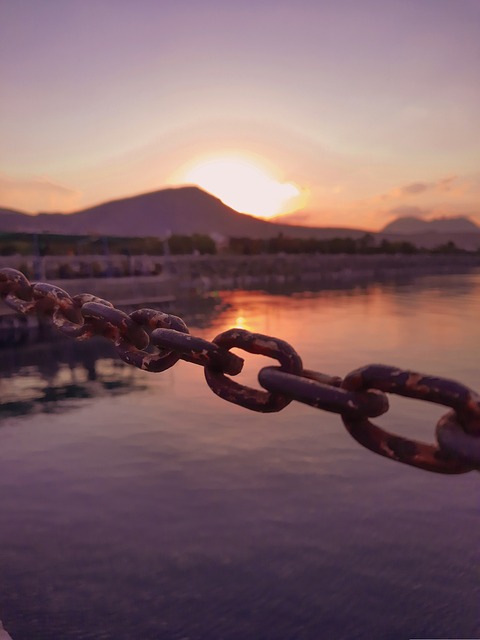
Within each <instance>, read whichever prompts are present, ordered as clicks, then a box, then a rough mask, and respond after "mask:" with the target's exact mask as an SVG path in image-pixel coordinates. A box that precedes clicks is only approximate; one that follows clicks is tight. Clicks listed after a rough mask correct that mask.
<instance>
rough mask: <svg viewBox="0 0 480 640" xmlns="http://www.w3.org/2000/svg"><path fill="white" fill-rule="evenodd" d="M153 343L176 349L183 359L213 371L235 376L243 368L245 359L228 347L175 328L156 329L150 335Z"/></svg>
mask: <svg viewBox="0 0 480 640" xmlns="http://www.w3.org/2000/svg"><path fill="white" fill-rule="evenodd" d="M150 340H151V343H152V344H154V345H155V346H157V347H162V348H163V349H169V350H171V351H174V352H175V353H176V354H178V356H179V357H180V358H181V359H182V360H186V361H187V362H193V364H198V365H200V366H202V367H209V368H210V369H211V370H212V371H215V372H222V371H225V372H226V373H228V374H230V375H231V376H235V375H237V374H238V373H240V371H241V370H242V368H243V362H244V361H243V359H242V358H239V357H238V356H236V355H235V354H234V353H230V352H229V351H227V350H226V349H223V348H222V347H220V346H218V345H217V344H214V343H212V342H208V340H203V339H202V338H197V337H195V336H191V335H190V334H185V333H181V332H179V331H175V330H173V329H155V331H152V335H151V336H150Z"/></svg>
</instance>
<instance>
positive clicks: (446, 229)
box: [381, 216, 480, 235]
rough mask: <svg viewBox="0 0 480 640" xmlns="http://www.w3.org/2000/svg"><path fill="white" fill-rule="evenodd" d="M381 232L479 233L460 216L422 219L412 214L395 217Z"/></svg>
mask: <svg viewBox="0 0 480 640" xmlns="http://www.w3.org/2000/svg"><path fill="white" fill-rule="evenodd" d="M381 233H389V234H390V233H395V234H397V233H398V234H402V235H406V234H418V233H446V234H451V233H480V227H478V226H477V225H476V224H475V223H474V222H472V220H470V219H469V218H465V217H462V216H458V217H452V218H434V219H433V220H422V218H415V217H414V216H411V217H410V216H409V217H403V218H397V219H396V220H393V221H392V222H390V223H389V224H387V226H386V227H385V228H384V229H382V231H381Z"/></svg>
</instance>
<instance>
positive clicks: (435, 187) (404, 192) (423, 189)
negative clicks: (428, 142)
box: [380, 175, 463, 200]
mask: <svg viewBox="0 0 480 640" xmlns="http://www.w3.org/2000/svg"><path fill="white" fill-rule="evenodd" d="M455 191H458V192H460V191H463V189H462V188H461V185H460V183H459V178H458V176H455V175H454V176H447V177H446V178H441V179H440V180H433V181H431V182H411V183H409V184H406V185H403V186H401V187H396V188H395V189H392V190H391V191H388V192H387V193H383V194H382V195H381V196H380V199H381V200H397V199H401V198H405V197H407V198H408V197H409V196H419V195H424V194H435V193H437V194H438V193H441V194H445V193H453V192H455Z"/></svg>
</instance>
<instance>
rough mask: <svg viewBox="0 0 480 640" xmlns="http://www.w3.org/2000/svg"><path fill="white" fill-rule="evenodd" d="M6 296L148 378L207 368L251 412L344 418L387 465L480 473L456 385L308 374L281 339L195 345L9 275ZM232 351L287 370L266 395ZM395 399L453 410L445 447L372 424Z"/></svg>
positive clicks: (362, 373) (163, 319) (462, 392)
mask: <svg viewBox="0 0 480 640" xmlns="http://www.w3.org/2000/svg"><path fill="white" fill-rule="evenodd" d="M0 296H1V297H2V298H3V300H4V301H5V303H6V304H7V305H9V306H10V307H11V308H12V309H14V310H15V311H16V312H18V313H22V314H34V313H35V314H40V315H43V316H48V317H50V318H51V321H52V322H53V324H54V325H55V327H56V328H57V329H58V330H59V331H60V332H61V333H63V334H64V335H66V336H69V337H71V338H76V339H79V340H85V339H88V338H90V337H92V336H103V337H105V338H107V339H108V340H111V341H112V342H113V344H114V345H115V347H116V349H117V352H118V355H119V357H120V358H122V360H124V361H125V362H126V363H128V364H131V365H134V366H135V367H138V368H139V369H143V370H144V371H150V372H161V371H165V370H166V369H169V368H170V367H172V366H173V365H175V364H176V363H177V362H178V361H179V360H186V361H188V362H192V363H194V364H197V365H200V366H202V367H204V372H205V378H206V381H207V384H208V386H209V387H210V388H211V389H212V391H213V392H214V393H216V394H217V395H218V396H220V397H221V398H223V399H224V400H228V401H229V402H233V403H235V404H238V405H241V406H242V407H246V408H247V409H250V410H252V411H260V412H262V413H270V412H276V411H280V410H281V409H283V408H284V407H286V406H287V405H288V404H289V403H290V402H291V401H292V400H296V401H298V402H303V403H305V404H308V405H311V406H312V407H315V408H318V409H323V410H325V411H330V412H333V413H338V414H340V416H341V418H342V420H343V423H344V425H345V427H346V429H347V431H348V432H349V433H350V435H351V436H352V437H353V438H354V439H355V440H357V442H359V443H360V444H361V445H362V446H364V447H366V448H367V449H370V450H371V451H374V452H375V453H378V454H379V455H381V456H384V457H386V458H390V459H392V460H397V461H398V462H403V463H405V464H408V465H411V466H414V467H419V468H421V469H425V470H427V471H434V472H437V473H447V474H459V473H466V472H468V471H473V470H477V471H478V470H480V396H479V395H478V394H477V393H476V392H475V391H472V390H471V389H469V388H468V387H466V386H464V385H462V384H460V383H458V382H455V381H453V380H448V379H446V378H436V377H431V376H426V375H422V374H419V373H414V372H412V371H405V370H401V369H398V368H395V367H390V366H386V365H378V364H374V365H368V366H366V367H362V368H360V369H357V370H355V371H353V372H351V373H349V374H348V375H347V376H346V377H345V378H344V379H343V380H342V379H341V378H339V377H334V376H329V375H326V374H323V373H320V372H317V371H310V370H307V369H304V368H303V364H302V360H301V358H300V356H299V355H298V354H297V352H296V351H295V350H294V349H293V347H291V346H290V345H289V344H288V343H287V342H285V341H283V340H279V339H278V338H274V337H271V336H265V335H262V334H259V333H251V332H249V331H246V330H244V329H230V330H228V331H225V332H223V333H221V334H220V335H218V336H216V337H215V338H214V339H213V340H212V341H211V342H209V341H207V340H204V339H202V338H199V337H195V336H193V335H191V334H190V332H189V329H188V327H187V326H186V324H185V323H184V322H183V320H182V319H181V318H178V317H177V316H174V315H170V314H167V313H163V312H161V311H158V310H155V309H139V310H137V311H133V312H132V313H130V314H126V313H124V312H123V311H120V310H119V309H116V308H115V307H114V306H113V305H112V304H111V303H110V302H108V301H107V300H103V299H101V298H97V297H96V296H93V295H91V294H80V295H76V296H70V295H69V294H68V293H67V292H66V291H64V290H63V289H60V288H59V287H57V286H55V285H52V284H47V283H44V282H37V283H30V281H29V280H28V279H27V278H26V276H24V275H23V273H21V272H20V271H16V270H15V269H9V268H5V269H0ZM232 348H237V349H242V350H243V351H247V352H248V353H255V354H261V355H264V356H268V357H270V358H273V359H274V360H277V362H278V363H279V365H280V366H275V367H271V366H270V367H264V368H263V369H261V371H260V372H259V374H258V381H259V383H260V386H261V387H263V389H264V390H263V391H262V390H260V389H254V388H250V387H246V386H244V385H241V384H239V383H237V382H235V381H234V380H233V379H232V378H231V377H228V376H235V375H237V374H239V373H240V372H241V370H242V368H243V364H244V360H243V358H240V357H239V356H237V355H235V354H233V353H232V352H231V349H232ZM147 349H148V351H147ZM387 393H393V394H397V395H402V396H407V397H409V398H416V399H418V400H425V401H427V402H433V403H436V404H440V405H444V406H446V407H449V408H450V409H451V411H449V412H448V413H447V414H446V415H444V416H443V417H442V418H440V420H439V421H438V423H437V426H436V431H435V434H436V439H437V444H427V443H424V442H419V441H417V440H411V439H408V438H405V437H403V436H400V435H397V434H392V433H388V432H387V431H385V430H383V429H381V428H380V427H378V426H376V425H375V424H373V423H372V422H371V421H370V418H376V417H378V416H381V415H382V414H384V413H386V411H387V410H388V408H389V403H388V398H387V395H386V394H387Z"/></svg>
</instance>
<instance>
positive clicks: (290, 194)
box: [175, 156, 305, 218]
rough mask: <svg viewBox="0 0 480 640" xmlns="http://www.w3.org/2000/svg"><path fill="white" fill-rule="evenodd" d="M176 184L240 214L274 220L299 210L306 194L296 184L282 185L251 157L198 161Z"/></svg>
mask: <svg viewBox="0 0 480 640" xmlns="http://www.w3.org/2000/svg"><path fill="white" fill-rule="evenodd" d="M175 182H176V183H177V184H195V185H197V186H199V187H201V188H202V189H204V190H205V191H208V192H209V193H211V194H212V195H214V196H217V198H220V200H222V201H223V202H224V203H225V204H226V205H228V206H229V207H232V208H233V209H235V210H236V211H240V212H241V213H249V214H251V215H254V216H258V217H261V218H272V217H274V216H277V215H280V214H282V213H288V212H290V211H295V210H297V209H300V208H301V207H302V206H303V204H304V200H305V193H304V191H302V190H301V189H300V188H299V187H298V186H297V185H295V184H294V183H293V182H281V181H279V180H277V179H276V178H275V177H274V176H273V175H272V173H271V172H270V171H269V170H268V169H267V168H264V167H263V166H261V161H259V160H258V159H256V158H250V157H248V156H217V157H210V158H207V159H202V160H196V161H194V162H192V163H190V164H188V165H186V166H184V167H182V168H181V169H180V171H179V172H177V175H176V177H175Z"/></svg>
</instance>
